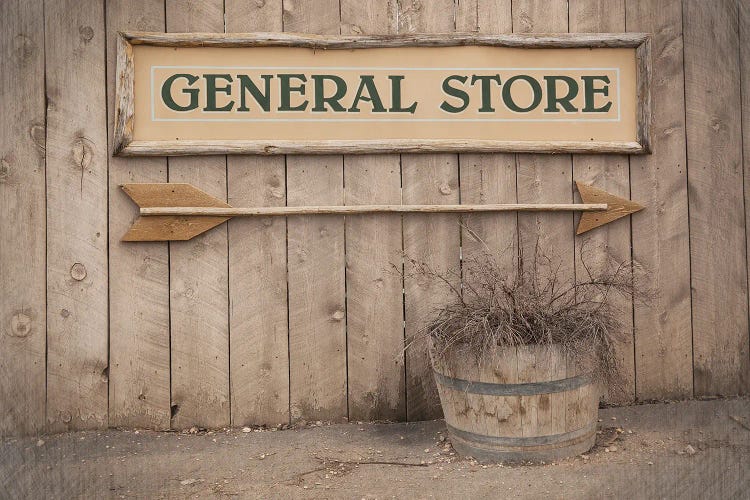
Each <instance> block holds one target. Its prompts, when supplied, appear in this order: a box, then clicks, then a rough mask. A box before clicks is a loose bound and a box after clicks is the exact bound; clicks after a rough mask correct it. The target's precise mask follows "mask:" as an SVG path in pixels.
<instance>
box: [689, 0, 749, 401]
mask: <svg viewBox="0 0 750 500" xmlns="http://www.w3.org/2000/svg"><path fill="white" fill-rule="evenodd" d="M737 5H738V4H737V2H736V1H735V0H722V1H717V2H712V3H711V4H710V5H709V4H707V3H705V2H699V1H694V0H688V1H686V2H684V3H683V8H684V9H685V11H684V15H683V20H684V23H685V24H684V30H685V31H684V38H685V102H686V103H687V142H688V144H687V158H688V189H689V204H690V212H689V213H690V257H691V289H692V292H693V295H692V299H693V370H694V373H693V380H694V381H695V394H696V395H701V396H705V395H713V394H722V395H729V394H744V393H747V392H748V391H750V357H749V354H748V316H747V308H748V297H747V286H748V285H747V260H746V259H747V257H746V247H745V245H746V239H745V213H744V210H743V209H742V207H741V206H740V204H739V203H737V201H736V200H739V199H742V198H743V171H742V145H741V140H742V138H741V135H742V131H741V122H740V120H741V98H740V86H739V82H740V66H739V57H738V56H739V48H740V47H739V33H738V11H737ZM718 82H721V83H720V85H721V86H720V87H719V88H718V89H717V83H718Z"/></svg>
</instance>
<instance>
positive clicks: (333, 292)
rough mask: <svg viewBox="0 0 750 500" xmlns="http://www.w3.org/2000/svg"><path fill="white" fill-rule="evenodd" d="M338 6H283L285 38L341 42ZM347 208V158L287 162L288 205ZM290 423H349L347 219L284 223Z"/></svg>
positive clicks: (293, 2) (294, 1)
mask: <svg viewBox="0 0 750 500" xmlns="http://www.w3.org/2000/svg"><path fill="white" fill-rule="evenodd" d="M339 20H340V19H339V3H338V1H335V0H325V1H319V2H315V3H313V2H305V1H302V0H289V1H285V2H284V30H285V31H295V32H301V33H316V34H338V33H339ZM343 201H344V172H343V157H342V156H338V155H330V156H289V157H288V158H287V204H288V205H290V206H294V205H339V204H342V203H343ZM287 228H288V231H287V235H288V256H289V257H288V260H289V262H288V267H289V270H288V273H289V275H288V283H289V351H290V360H289V363H290V370H289V371H290V374H289V377H290V378H289V386H290V406H291V417H292V420H298V419H308V420H310V419H314V420H343V419H345V418H347V416H348V414H347V374H346V305H345V300H346V299H345V286H346V285H345V275H344V273H345V270H344V266H345V260H344V218H343V217H341V216H335V215H334V216H307V217H305V216H297V217H289V218H288V219H287Z"/></svg>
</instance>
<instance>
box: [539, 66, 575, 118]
mask: <svg viewBox="0 0 750 500" xmlns="http://www.w3.org/2000/svg"><path fill="white" fill-rule="evenodd" d="M544 79H545V80H546V81H547V107H546V108H544V111H545V112H547V113H559V112H560V108H558V107H557V105H558V104H561V105H562V107H563V109H565V111H567V112H569V113H575V112H576V111H578V109H577V108H576V107H575V106H573V104H572V103H571V102H570V101H572V100H573V98H575V96H577V95H578V82H576V81H575V80H574V79H572V78H571V77H569V76H563V75H560V76H557V75H556V76H545V77H544ZM558 80H559V81H562V82H565V83H567V84H568V92H567V93H566V94H565V95H564V96H563V97H557V81H558Z"/></svg>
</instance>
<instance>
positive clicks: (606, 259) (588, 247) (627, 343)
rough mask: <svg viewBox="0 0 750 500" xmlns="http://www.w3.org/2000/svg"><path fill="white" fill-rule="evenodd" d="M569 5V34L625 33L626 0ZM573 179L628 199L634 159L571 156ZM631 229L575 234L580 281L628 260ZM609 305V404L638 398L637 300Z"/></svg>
mask: <svg viewBox="0 0 750 500" xmlns="http://www.w3.org/2000/svg"><path fill="white" fill-rule="evenodd" d="M568 8H569V9H570V14H569V22H570V31H571V32H591V33H603V32H622V31H625V0H571V1H570V3H569V6H568ZM573 178H574V179H575V180H576V181H583V182H585V183H587V184H591V185H594V186H596V187H597V188H599V189H604V190H606V191H608V192H611V193H612V194H615V195H618V196H621V197H623V198H626V199H629V198H630V163H629V159H628V157H627V156H624V155H607V156H604V155H592V156H573ZM630 231H631V230H630V220H629V219H625V220H621V221H619V222H615V223H612V224H608V225H607V226H606V227H603V228H600V229H599V230H598V231H595V232H591V233H589V234H586V235H585V236H581V237H579V238H576V242H575V252H576V253H575V258H576V279H577V280H579V281H586V280H587V279H589V276H588V274H587V272H586V271H585V269H584V263H585V264H586V267H588V268H589V269H590V270H591V271H593V272H594V273H600V272H606V271H607V270H610V271H611V270H612V267H613V266H617V265H619V264H621V263H630V262H631V259H632V256H631V252H630ZM582 259H583V261H582ZM610 304H611V307H612V308H613V310H614V311H615V318H616V319H617V321H618V322H619V323H620V327H621V328H620V331H619V332H618V337H619V342H617V344H616V355H617V358H618V368H619V370H620V375H621V380H620V384H621V387H619V388H616V389H615V388H608V391H607V392H608V393H607V394H605V395H604V396H605V400H606V401H608V402H612V403H615V402H617V403H627V402H630V401H632V400H633V399H635V353H634V341H633V301H632V299H631V298H629V297H624V296H622V295H616V296H613V297H612V298H611V302H610Z"/></svg>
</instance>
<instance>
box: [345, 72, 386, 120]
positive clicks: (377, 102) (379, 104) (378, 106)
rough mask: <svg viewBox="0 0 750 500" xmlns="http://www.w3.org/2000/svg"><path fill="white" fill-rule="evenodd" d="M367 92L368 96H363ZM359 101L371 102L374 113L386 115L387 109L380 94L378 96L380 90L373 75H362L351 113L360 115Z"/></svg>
mask: <svg viewBox="0 0 750 500" xmlns="http://www.w3.org/2000/svg"><path fill="white" fill-rule="evenodd" d="M365 90H367V95H364V94H363V92H364V91H365ZM359 101H366V102H371V103H372V112H373V113H385V107H384V106H383V101H382V100H381V99H380V94H378V88H377V87H376V86H375V77H374V76H373V75H360V77H359V88H358V89H357V93H356V94H355V96H354V102H352V105H351V107H350V108H349V112H350V113H359V107H358V105H359Z"/></svg>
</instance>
